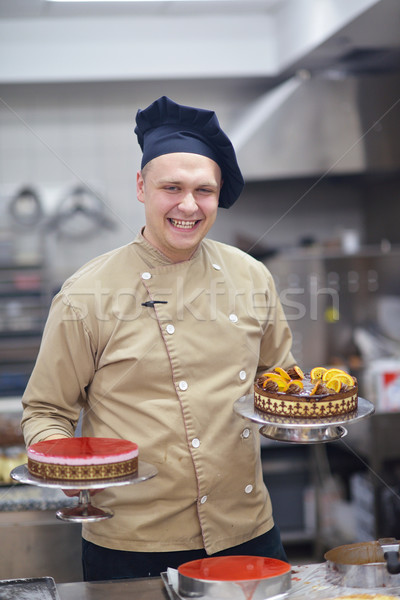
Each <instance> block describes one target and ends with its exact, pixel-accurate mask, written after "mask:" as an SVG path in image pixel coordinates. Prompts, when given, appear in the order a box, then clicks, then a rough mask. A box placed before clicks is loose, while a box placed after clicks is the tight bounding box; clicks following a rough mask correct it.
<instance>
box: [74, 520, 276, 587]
mask: <svg viewBox="0 0 400 600" xmlns="http://www.w3.org/2000/svg"><path fill="white" fill-rule="evenodd" d="M232 555H246V556H268V557H270V558H279V559H280V560H284V561H286V562H287V557H286V553H285V551H284V549H283V546H282V542H281V536H280V532H279V529H278V527H277V526H275V527H273V528H272V529H271V530H270V531H267V533H264V534H263V535H260V536H259V537H256V538H254V539H252V540H250V541H248V542H245V543H244V544H239V545H238V546H234V547H232V548H227V549H226V550H222V551H221V552H217V553H216V554H213V555H212V556H232ZM207 556H208V555H207V554H206V552H205V550H203V549H201V550H182V551H178V552H126V551H124V550H111V549H109V548H103V547H102V546H97V545H96V544H92V543H91V542H87V541H86V540H84V539H83V540H82V566H83V579H84V581H101V580H106V579H126V578H128V579H130V578H137V577H159V575H160V573H162V572H163V571H166V570H167V568H168V567H172V568H175V569H176V568H178V567H179V565H181V564H183V563H185V562H188V561H190V560H196V559H198V558H207Z"/></svg>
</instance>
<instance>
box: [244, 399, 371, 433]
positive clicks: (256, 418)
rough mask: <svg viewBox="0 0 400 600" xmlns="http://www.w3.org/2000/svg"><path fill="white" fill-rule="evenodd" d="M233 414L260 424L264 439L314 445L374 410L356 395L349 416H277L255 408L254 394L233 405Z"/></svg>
mask: <svg viewBox="0 0 400 600" xmlns="http://www.w3.org/2000/svg"><path fill="white" fill-rule="evenodd" d="M233 410H234V412H235V413H236V414H238V415H240V416H241V417H243V418H245V419H250V421H253V422H254V423H259V424H260V425H262V427H261V428H260V433H261V435H263V436H264V437H266V438H270V439H272V440H278V441H281V442H294V443H296V444H316V443H321V442H332V441H335V440H338V439H340V438H342V437H343V436H345V435H346V434H347V430H346V428H345V427H343V425H350V424H352V423H355V422H356V421H359V420H360V419H363V418H365V417H368V416H370V415H372V414H373V412H374V410H375V409H374V405H373V404H372V402H369V400H365V398H360V397H359V398H358V407H357V410H355V411H354V412H352V413H349V414H348V415H338V416H337V417H326V418H324V419H301V418H296V417H278V416H275V415H270V414H268V413H264V412H261V411H259V410H256V409H255V408H254V394H247V396H242V397H241V398H239V400H236V402H235V403H234V405H233Z"/></svg>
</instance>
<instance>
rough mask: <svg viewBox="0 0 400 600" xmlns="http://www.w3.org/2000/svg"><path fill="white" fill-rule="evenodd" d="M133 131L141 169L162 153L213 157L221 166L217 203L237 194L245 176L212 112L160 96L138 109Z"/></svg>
mask: <svg viewBox="0 0 400 600" xmlns="http://www.w3.org/2000/svg"><path fill="white" fill-rule="evenodd" d="M135 133H136V135H137V138H138V142H139V145H140V147H141V149H142V151H143V157H142V163H141V167H142V169H143V167H144V166H145V165H146V164H147V163H148V162H149V161H150V160H152V159H153V158H156V157H157V156H161V155H162V154H171V153H173V152H190V153H193V154H201V155H203V156H207V157H208V158H211V159H212V160H214V161H215V162H216V163H217V164H218V166H219V167H220V169H221V172H222V179H223V185H222V188H221V193H220V197H219V206H222V207H223V208H229V207H230V206H232V204H233V203H234V202H236V200H237V199H238V198H239V196H240V194H241V192H242V190H243V187H244V180H243V177H242V173H241V172H240V169H239V165H238V163H237V160H236V154H235V150H234V148H233V146H232V142H231V141H230V139H229V138H228V136H227V135H226V134H225V133H224V132H223V131H222V129H221V127H220V124H219V122H218V119H217V116H216V114H215V112H213V111H211V110H205V109H203V108H193V107H191V106H183V105H181V104H176V102H174V101H173V100H170V98H167V96H162V97H161V98H159V99H158V100H155V101H154V102H153V103H152V104H150V106H148V107H147V108H144V109H143V110H140V109H139V110H138V111H137V113H136V127H135Z"/></svg>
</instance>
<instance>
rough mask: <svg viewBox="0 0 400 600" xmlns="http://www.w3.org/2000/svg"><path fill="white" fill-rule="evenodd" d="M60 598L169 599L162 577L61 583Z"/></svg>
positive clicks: (68, 599)
mask: <svg viewBox="0 0 400 600" xmlns="http://www.w3.org/2000/svg"><path fill="white" fill-rule="evenodd" d="M57 591H58V594H59V596H60V600H168V594H167V592H166V589H165V586H164V584H163V581H162V579H161V578H160V577H148V578H146V579H126V580H125V579H124V580H115V581H104V582H88V583H59V584H58V585H57Z"/></svg>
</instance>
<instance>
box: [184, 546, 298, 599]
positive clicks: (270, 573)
mask: <svg viewBox="0 0 400 600" xmlns="http://www.w3.org/2000/svg"><path fill="white" fill-rule="evenodd" d="M290 587H291V567H290V565H289V564H288V563H285V562H283V561H281V560H277V559H274V558H266V557H263V556H219V557H210V558H203V559H200V560H193V561H190V562H187V563H184V564H183V565H181V566H180V567H178V591H179V595H181V596H183V597H185V598H207V599H208V598H210V599H211V598H215V599H216V600H224V599H226V600H228V599H229V600H263V599H264V598H270V597H271V596H277V595H280V594H284V593H285V592H287V591H288V590H289V589H290Z"/></svg>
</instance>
